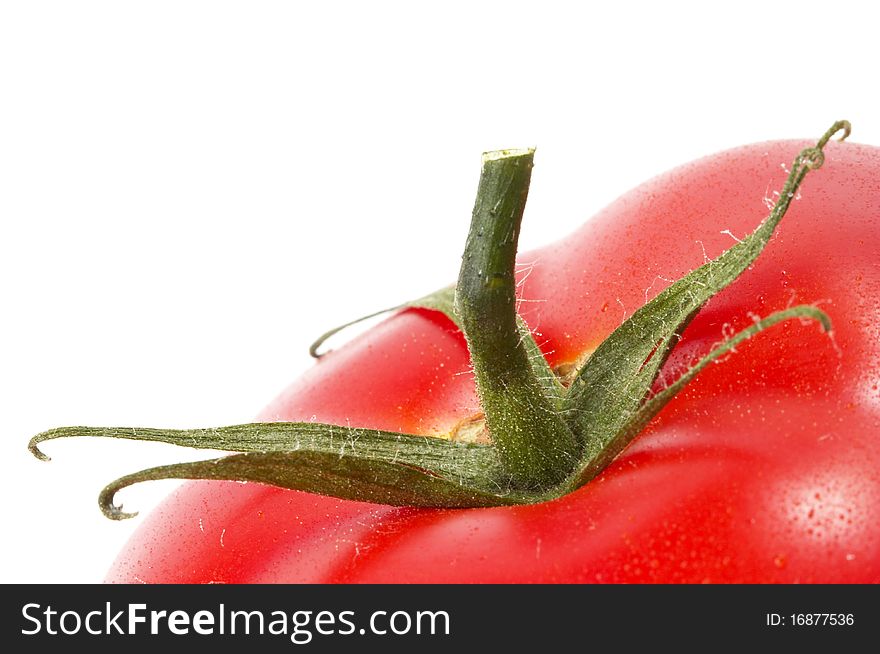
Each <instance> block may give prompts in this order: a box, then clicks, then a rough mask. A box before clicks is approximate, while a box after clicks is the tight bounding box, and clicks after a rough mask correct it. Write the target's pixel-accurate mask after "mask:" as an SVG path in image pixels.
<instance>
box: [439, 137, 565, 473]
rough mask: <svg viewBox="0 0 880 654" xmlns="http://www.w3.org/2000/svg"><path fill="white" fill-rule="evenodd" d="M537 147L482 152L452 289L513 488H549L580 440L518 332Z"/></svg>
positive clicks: (491, 427) (487, 413) (492, 430)
mask: <svg viewBox="0 0 880 654" xmlns="http://www.w3.org/2000/svg"><path fill="white" fill-rule="evenodd" d="M533 158H534V150H531V149H529V150H501V151H498V152H489V153H486V154H484V155H483V170H482V174H481V176H480V185H479V190H478V192H477V200H476V204H475V206H474V212H473V218H472V220H471V228H470V233H469V234H468V238H467V244H466V245H465V251H464V255H463V257H462V265H461V272H460V273H459V277H458V285H457V286H456V292H455V309H456V313H457V314H458V317H459V320H460V322H461V328H462V331H463V332H464V335H465V338H466V340H467V344H468V349H469V350H470V354H471V361H472V363H473V367H474V375H475V377H476V385H477V391H478V393H479V396H480V401H481V403H482V407H483V411H484V413H485V416H486V423H487V425H488V427H489V433H490V434H491V436H492V441H493V443H494V444H495V446H496V447H497V448H498V453H499V457H500V460H501V463H502V467H503V468H504V470H505V471H506V472H507V473H508V474H509V475H510V477H511V481H512V482H513V484H514V485H515V486H518V487H521V488H531V489H535V488H547V487H549V486H551V485H553V484H555V483H558V482H559V481H561V480H562V479H563V478H564V477H565V476H566V475H567V474H568V473H569V472H570V471H571V470H572V467H573V465H574V461H575V457H576V453H577V445H576V440H575V438H574V435H573V434H572V432H571V430H570V429H569V428H568V427H567V425H566V424H565V422H564V420H563V419H562V417H561V415H560V414H559V411H558V408H557V406H556V405H555V403H554V402H553V401H552V400H551V398H549V397H548V396H547V395H546V394H545V393H544V390H543V389H542V386H541V383H540V382H539V380H538V379H537V377H536V375H535V373H534V370H533V368H532V366H531V365H530V363H529V355H528V351H527V349H526V347H525V344H524V343H523V342H522V336H521V334H520V332H519V330H518V329H517V319H516V279H515V275H514V266H515V263H516V249H517V242H518V240H519V230H520V223H521V222H522V217H523V210H524V209H525V204H526V198H527V197H528V192H529V180H530V179H531V173H532V161H533Z"/></svg>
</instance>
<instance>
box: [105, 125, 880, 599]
mask: <svg viewBox="0 0 880 654" xmlns="http://www.w3.org/2000/svg"><path fill="white" fill-rule="evenodd" d="M807 145H809V144H808V143H806V142H773V143H764V144H758V145H752V146H748V147H744V148H740V149H737V150H733V151H729V152H725V153H722V154H719V155H716V156H713V157H709V158H706V159H703V160H700V161H697V162H695V163H693V164H690V165H687V166H684V167H682V168H679V169H676V170H674V171H672V172H670V173H668V174H666V175H663V176H661V177H659V178H656V179H654V180H652V181H650V182H648V183H646V184H644V185H642V186H640V187H639V188H637V189H635V190H634V191H632V192H630V193H628V194H627V195H625V196H623V197H622V198H620V199H619V200H617V201H616V202H615V203H613V204H612V205H611V206H609V207H608V208H607V209H605V210H604V211H602V212H601V213H600V214H599V215H598V216H596V217H595V218H594V219H592V220H591V221H589V223H587V224H586V225H585V226H584V227H582V228H581V229H580V230H579V231H577V232H575V233H574V234H573V235H572V236H570V237H569V238H567V239H565V240H563V241H560V242H558V243H555V244H553V245H550V246H549V247H546V248H544V249H542V250H539V251H536V252H531V253H526V254H523V255H522V256H521V257H520V261H522V262H530V263H531V265H530V266H529V275H528V277H527V279H526V280H525V283H524V284H523V286H522V289H521V290H522V295H523V297H524V298H526V299H529V300H540V301H539V302H525V303H523V304H522V308H523V311H524V313H523V315H524V317H525V319H526V320H527V322H528V324H529V325H530V327H531V328H532V329H533V330H536V331H537V332H539V333H540V335H541V336H540V338H538V341H539V342H540V343H541V344H542V347H543V348H544V350H545V353H546V356H547V358H548V360H549V361H550V363H551V364H552V365H553V366H562V365H564V364H570V363H573V362H575V361H578V360H580V359H582V358H583V357H584V355H585V354H587V353H589V352H590V351H591V350H592V349H593V348H595V347H596V345H597V344H598V343H599V342H601V341H602V339H604V338H605V337H606V336H607V335H608V334H609V333H610V332H611V331H612V330H613V329H614V328H615V327H616V326H617V325H619V324H620V323H621V321H622V320H623V318H624V317H625V316H628V315H630V314H631V313H632V312H633V310H635V309H636V308H638V307H639V306H641V305H642V304H644V303H645V302H646V300H647V299H649V298H651V297H653V296H654V295H656V294H657V293H658V292H659V291H660V290H661V289H663V288H664V287H666V286H668V284H669V280H673V279H676V278H680V277H681V276H683V275H684V274H685V273H687V272H688V271H689V270H691V269H693V268H695V267H697V266H699V265H701V264H702V263H703V262H704V257H705V256H709V257H714V256H717V255H718V254H720V253H721V252H722V251H723V250H725V249H726V248H728V247H729V246H730V245H731V244H732V243H733V239H734V238H737V237H740V236H743V235H745V234H747V233H749V232H751V231H752V230H753V229H754V228H755V226H756V225H757V224H758V222H759V221H760V220H761V218H763V216H764V215H766V213H767V207H766V206H765V201H766V200H765V198H766V197H767V196H768V195H769V196H770V197H769V199H770V200H772V199H773V197H772V190H773V189H779V188H781V187H782V183H783V181H784V180H785V177H786V171H785V167H786V166H787V165H788V164H789V162H790V161H791V160H792V159H793V157H794V155H795V154H796V153H797V152H798V151H799V150H800V149H801V148H803V147H805V146H807ZM793 302H794V303H821V307H822V308H823V309H824V310H825V311H826V312H827V313H828V314H829V315H830V316H831V318H832V320H833V322H834V332H833V337H832V338H829V336H828V335H826V334H823V333H822V332H821V331H820V330H818V329H816V327H815V325H812V324H810V325H806V324H804V325H801V324H799V323H798V322H796V321H795V322H789V323H785V324H784V325H782V326H780V327H777V328H774V329H773V330H768V331H767V332H766V333H765V334H762V335H760V336H759V337H757V338H754V339H752V340H750V341H748V342H746V343H745V344H744V345H743V346H741V347H739V350H738V351H737V352H736V353H734V354H732V355H730V356H729V357H727V358H726V359H725V360H724V361H722V362H720V363H718V364H717V365H714V364H713V365H711V366H710V367H709V368H708V369H707V370H705V371H704V372H703V373H701V374H700V375H699V376H698V377H697V379H696V380H695V381H694V382H693V383H692V384H691V385H690V386H689V387H688V388H687V389H686V390H685V391H684V392H682V393H681V394H680V395H679V396H677V397H676V398H675V399H674V400H673V401H672V402H671V403H670V404H669V405H668V406H667V407H666V408H665V409H664V410H663V411H662V412H661V413H660V415H659V416H657V417H656V418H655V419H654V420H653V422H652V423H651V424H650V426H649V427H648V428H647V429H646V430H645V432H644V433H643V434H641V435H640V436H639V437H638V438H637V439H636V440H635V441H634V442H633V443H632V444H631V446H630V447H629V448H628V449H626V450H625V452H624V453H623V454H622V455H620V456H619V457H618V458H617V459H616V461H614V463H612V465H610V466H609V467H608V468H606V469H605V470H604V471H603V472H602V473H601V474H600V476H599V477H598V478H596V479H595V480H594V481H592V482H591V483H589V484H588V485H586V486H585V487H583V488H581V489H580V490H578V491H576V492H574V493H572V494H570V495H567V496H565V497H563V498H561V499H559V500H555V501H552V502H547V503H542V504H534V505H527V506H514V507H503V508H492V509H469V510H424V509H411V508H393V507H386V506H377V505H372V504H365V503H359V502H351V501H342V500H336V499H330V498H326V497H320V496H315V495H309V494H306V493H301V492H295V491H286V490H280V489H277V488H273V487H268V486H262V485H258V484H239V483H232V482H191V483H187V484H186V485H184V486H183V487H181V489H180V490H178V491H177V492H176V493H174V494H173V495H172V496H171V497H170V498H169V499H168V500H166V501H165V503H164V504H163V505H161V506H160V507H159V508H158V509H157V510H156V511H155V512H154V513H153V514H152V515H151V516H149V517H148V518H147V519H146V520H145V521H144V522H143V524H142V525H141V526H140V528H139V529H138V531H137V532H136V533H135V535H134V536H133V537H132V539H131V541H130V543H129V544H128V546H127V547H126V548H125V550H124V551H123V552H122V553H121V554H120V556H119V558H118V559H117V561H116V562H115V564H114V565H113V568H112V570H111V571H110V573H109V576H108V580H109V581H116V582H120V581H122V582H136V581H145V582H704V581H709V582H878V581H880V390H878V383H880V149H878V148H874V147H868V146H863V145H853V144H849V143H845V144H838V143H831V144H829V145H828V146H827V149H826V161H825V166H824V167H823V168H822V170H821V171H819V172H817V173H814V174H812V175H811V176H810V177H809V179H808V180H807V182H806V183H805V185H804V187H803V190H802V197H800V198H799V199H797V200H796V201H795V202H793V204H792V207H791V209H790V210H789V213H788V215H787V216H786V218H785V219H784V220H783V222H782V224H781V225H780V227H779V229H778V231H777V234H776V235H775V236H774V238H773V239H772V241H771V242H770V244H769V245H768V246H767V248H766V249H765V251H764V252H763V254H762V255H761V256H760V257H759V258H758V260H757V262H756V263H755V264H754V266H753V267H752V268H751V269H750V270H748V271H746V272H745V273H744V274H743V275H742V277H740V278H739V279H738V280H737V281H735V282H734V283H733V284H732V285H731V286H729V287H728V288H727V289H726V290H724V291H722V292H721V293H720V294H719V295H718V296H716V297H715V298H714V299H713V300H712V301H711V302H710V303H709V304H708V306H706V307H705V308H704V309H703V311H701V312H700V313H699V315H698V316H697V317H696V318H695V319H694V321H693V322H692V323H691V324H690V326H689V327H688V328H687V330H686V332H685V333H684V336H683V340H682V342H681V343H680V345H679V346H678V347H677V348H676V349H675V351H674V353H673V355H672V356H671V357H670V359H669V361H668V362H667V363H666V365H665V368H664V372H663V375H666V376H667V377H669V378H671V377H673V376H675V375H677V374H680V372H682V371H683V370H684V369H685V367H686V366H688V365H689V364H692V363H693V362H694V361H695V360H696V358H697V357H699V356H700V355H702V354H705V353H706V352H708V351H709V349H710V348H711V347H712V345H713V344H717V343H718V342H719V341H721V340H722V339H723V338H724V336H725V334H728V333H729V332H730V331H731V330H739V329H741V328H743V327H745V326H748V325H749V324H751V315H753V314H759V315H761V316H766V315H768V314H769V313H771V312H772V311H775V310H778V309H783V308H785V307H786V305H788V304H790V303H793ZM468 371H469V360H468V352H467V349H466V346H465V342H464V339H463V338H462V336H461V334H460V333H459V332H457V330H456V329H455V328H454V327H453V326H452V324H451V323H450V322H449V321H448V320H447V319H446V318H445V317H443V316H441V315H440V314H436V313H432V312H429V311H424V310H408V311H404V312H401V313H399V314H397V315H395V316H393V317H391V318H390V319H389V320H387V321H385V322H384V323H382V324H380V325H379V326H378V327H376V328H375V329H373V330H372V331H369V332H368V333H366V334H365V335H363V336H361V337H359V338H357V339H356V340H354V341H353V342H351V343H349V344H348V345H346V346H344V347H342V348H340V349H338V350H336V351H334V352H332V353H330V354H329V355H327V356H326V357H324V358H323V359H322V360H321V361H320V362H319V363H318V364H317V365H316V366H315V367H314V368H313V369H312V370H311V371H309V372H308V373H307V374H306V375H304V376H303V378H302V379H300V380H299V381H298V382H296V383H294V384H293V385H292V386H291V387H290V388H288V389H287V390H286V391H284V392H283V393H282V394H281V396H280V397H278V398H277V399H276V400H275V401H274V402H273V403H272V404H271V405H270V406H269V407H268V408H267V409H266V410H265V411H264V412H263V413H262V414H261V416H260V417H261V419H263V420H292V421H296V420H312V419H314V420H318V421H321V422H327V423H337V424H350V425H354V426H362V427H367V428H377V429H388V430H395V431H403V432H411V433H419V434H426V435H442V434H444V433H449V432H450V431H452V430H453V429H454V428H455V427H456V425H458V424H459V423H461V422H462V421H467V420H468V419H469V418H472V417H473V416H474V415H475V414H476V413H478V412H479V403H478V401H477V396H476V393H475V389H474V382H473V378H472V376H470V375H469V374H468Z"/></svg>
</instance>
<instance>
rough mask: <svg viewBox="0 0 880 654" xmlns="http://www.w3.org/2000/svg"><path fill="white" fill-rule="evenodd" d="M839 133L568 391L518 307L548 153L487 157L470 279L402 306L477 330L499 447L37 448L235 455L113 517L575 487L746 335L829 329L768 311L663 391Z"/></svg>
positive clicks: (377, 438) (823, 322) (492, 499)
mask: <svg viewBox="0 0 880 654" xmlns="http://www.w3.org/2000/svg"><path fill="white" fill-rule="evenodd" d="M839 132H843V135H842V137H841V140H843V138H846V136H848V135H849V132H850V125H849V123H848V122H846V121H838V122H837V123H835V124H834V125H832V127H831V128H830V129H829V130H828V131H827V132H825V134H823V135H822V137H821V138H820V139H819V140H818V141H817V143H816V145H815V146H813V147H810V148H806V149H805V150H803V151H801V152H800V153H799V154H798V155H797V157H796V158H795V160H794V163H793V164H792V168H791V173H790V174H789V176H788V179H787V180H786V182H785V185H784V186H783V188H782V191H781V193H780V201H779V202H778V203H777V204H776V206H775V207H773V209H772V210H771V212H770V215H769V216H767V217H766V218H765V219H764V220H763V221H760V222H759V223H758V221H757V220H756V223H758V224H757V227H756V229H755V230H754V231H753V232H752V233H751V234H750V235H748V236H746V237H745V238H744V239H743V240H742V241H740V242H738V243H737V244H736V245H734V246H733V247H731V248H730V249H728V250H727V251H725V252H724V253H722V254H721V255H720V256H719V257H717V258H716V259H713V260H711V261H709V262H707V263H705V264H704V265H702V266H700V267H699V268H697V269H695V270H693V271H691V272H690V273H688V274H687V275H685V276H684V277H682V278H681V279H679V280H678V281H676V282H674V283H673V284H671V285H670V286H669V287H667V288H666V289H665V290H664V291H662V292H661V293H659V294H658V295H657V296H656V297H655V298H654V299H652V300H651V301H650V302H648V303H647V304H645V305H644V306H643V307H641V308H640V309H638V310H637V311H635V312H634V313H633V314H632V316H630V317H629V318H628V319H627V320H625V321H624V322H623V323H622V324H621V325H620V326H619V327H618V328H617V329H616V330H614V332H612V333H611V335H609V336H608V338H607V339H606V340H605V341H603V342H602V343H601V344H600V345H599V346H598V347H597V348H596V350H595V351H594V352H593V354H592V355H591V356H590V358H589V359H588V360H587V361H586V362H585V363H584V364H583V365H582V367H581V368H580V369H579V370H578V371H576V374H575V376H574V380H573V382H572V383H571V385H570V386H569V387H567V388H566V387H564V386H563V385H562V384H561V383H560V381H559V380H558V379H557V378H556V377H555V376H554V374H553V372H552V371H551V370H550V367H549V365H548V363H547V361H546V359H545V358H544V357H543V355H542V353H541V350H540V348H539V347H538V345H537V343H536V342H535V340H534V338H533V336H532V334H531V333H530V332H529V329H528V327H527V326H526V324H525V322H524V321H523V320H522V318H520V317H519V316H517V314H516V283H515V277H514V270H515V268H514V267H515V259H516V250H517V243H518V237H519V229H520V224H521V221H522V217H523V213H524V209H525V203H526V198H527V196H528V190H529V183H530V180H531V170H532V165H533V159H534V150H532V149H525V150H500V151H497V152H490V153H486V154H484V155H483V165H482V174H481V176H480V183H479V189H478V193H477V200H476V203H475V206H474V211H473V216H472V220H471V227H470V231H469V234H468V238H467V243H466V246H465V250H464V255H463V256H462V265H461V271H460V274H459V278H458V284H457V286H456V287H455V288H454V289H453V288H451V287H450V288H445V289H441V290H440V291H437V292H435V293H431V294H429V295H426V296H424V297H423V298H420V299H418V300H414V301H411V302H407V303H404V304H402V305H400V306H399V307H396V308H395V309H399V308H406V307H421V308H424V309H430V310H432V311H438V312H440V313H443V314H444V315H446V316H447V317H448V318H450V319H451V320H452V321H453V322H454V323H455V324H456V325H457V326H458V327H459V328H460V329H461V330H462V332H463V333H464V335H465V340H466V342H467V347H468V350H469V352H470V356H471V362H472V365H473V369H474V378H475V382H476V387H477V392H478V394H479V397H480V402H481V405H482V410H483V413H484V415H485V419H486V424H487V426H488V431H489V435H490V438H491V443H489V444H465V443H458V442H450V441H446V440H442V439H438V438H428V437H424V436H417V435H413V434H402V433H397V432H387V431H380V430H373V429H361V428H358V427H352V426H348V425H346V426H342V425H329V424H319V423H311V422H309V423H295V422H276V423H249V424H242V425H232V426H228V427H218V428H210V429H191V430H167V429H164V430H163V429H148V428H100V427H61V428H56V429H52V430H49V431H46V432H43V433H41V434H37V435H36V436H34V437H33V438H32V439H31V440H30V443H29V445H28V447H29V449H30V451H31V453H32V454H34V455H35V456H36V457H37V458H39V459H42V460H48V457H46V456H45V455H44V454H43V452H42V450H41V449H40V445H41V443H43V442H45V441H48V440H53V439H56V438H68V437H84V436H85V437H95V436H97V437H109V438H121V439H128V440H142V441H154V442H155V441H158V442H164V443H170V444H174V445H180V446H184V447H190V448H197V449H205V450H213V451H217V450H220V451H224V452H228V453H229V454H228V455H226V456H222V457H220V458H216V459H210V460H207V461H196V462H188V463H177V464H172V465H167V466H160V467H156V468H150V469H148V470H142V471H140V472H136V473H134V474H131V475H127V476H125V477H122V478H121V479H118V480H116V481H114V482H112V483H111V484H109V485H108V486H107V487H106V488H105V489H104V490H103V491H102V493H101V494H100V497H99V505H100V507H101V510H102V511H103V512H104V514H105V515H107V516H108V517H110V518H113V519H121V518H127V517H131V516H132V515H134V514H132V513H125V512H123V511H122V509H121V507H120V506H118V505H117V504H116V503H115V496H116V494H117V492H118V491H120V490H121V489H123V488H125V487H127V486H130V485H132V484H135V483H140V482H143V481H150V480H156V479H169V478H175V479H212V480H230V481H253V482H259V483H264V484H271V485H274V486H279V487H282V488H290V489H295V490H303V491H309V492H313V493H319V494H322V495H330V496H333V497H339V498H343V499H351V500H362V501H368V502H376V503H383V504H390V505H396V506H418V507H447V508H466V507H487V506H502V505H510V504H525V503H535V502H542V501H546V500H550V499H554V498H557V497H560V496H562V495H565V494H566V493H569V492H572V491H574V490H576V489H577V488H579V487H581V486H583V485H584V484H586V483H588V482H589V481H590V480H591V479H593V478H594V477H596V476H597V475H598V474H599V473H600V472H601V471H602V470H603V469H604V468H605V467H606V466H607V465H608V464H609V463H610V462H611V461H612V460H613V459H614V458H615V457H616V456H617V455H618V454H619V453H620V452H621V451H622V450H623V449H624V448H625V447H626V446H627V445H628V444H629V443H630V442H631V441H632V440H633V439H634V438H635V437H636V436H637V435H638V434H639V432H640V431H641V430H642V429H643V428H644V427H645V425H647V424H648V422H649V421H650V420H651V419H652V418H653V417H654V416H655V415H656V414H657V413H659V412H660V411H661V410H662V408H663V407H664V406H665V405H666V404H667V403H668V402H669V401H670V400H671V399H672V397H674V396H675V394H676V393H678V392H679V391H681V389H683V388H684V387H685V386H686V385H687V384H688V383H689V382H690V381H691V380H692V379H693V378H694V377H696V375H697V374H698V373H699V372H700V371H701V370H702V369H703V368H704V367H705V366H706V365H708V364H709V363H711V362H713V361H716V360H718V358H719V357H720V356H721V355H722V354H725V353H728V352H731V351H733V349H734V347H735V346H736V344H738V343H740V342H742V341H744V340H746V339H749V338H752V337H754V336H757V335H758V334H760V333H761V332H762V331H764V330H765V329H770V328H772V327H773V326H774V325H777V324H779V323H781V322H783V321H787V320H804V319H808V320H813V321H815V322H817V323H818V324H819V325H820V326H821V327H822V328H823V329H824V330H825V331H830V329H831V322H830V319H829V318H828V316H827V315H825V313H823V312H822V311H820V310H819V309H817V308H816V307H814V306H809V305H803V306H796V307H790V308H788V309H785V310H784V311H779V312H776V313H774V314H771V315H770V316H767V317H765V318H763V319H761V320H756V321H755V323H754V324H753V325H752V326H750V327H749V328H747V329H744V330H743V331H741V332H740V333H739V334H737V335H735V336H734V337H732V338H730V339H729V340H727V341H726V342H725V343H722V344H721V345H720V346H718V347H717V348H715V349H713V350H712V351H711V352H709V353H707V354H705V355H704V356H703V358H702V359H701V360H700V361H699V362H698V363H697V364H696V365H695V366H693V367H692V368H691V369H690V370H688V371H687V372H685V373H684V374H683V375H681V376H680V377H679V378H678V379H677V380H676V381H674V382H673V383H672V384H670V385H669V386H667V387H666V388H664V389H661V390H660V391H658V392H656V393H655V394H653V395H652V393H651V389H652V387H653V386H654V383H655V381H656V380H657V378H658V375H659V374H660V371H661V368H662V366H663V363H664V362H665V361H666V359H667V358H668V356H669V354H670V352H671V351H672V349H673V348H674V346H675V344H676V343H677V341H678V339H677V336H678V335H679V334H681V333H682V331H683V330H684V329H685V328H686V327H687V325H688V324H689V322H690V321H691V320H692V319H693V317H694V316H695V315H696V314H697V313H698V312H699V311H700V309H701V308H702V307H703V305H704V304H705V303H706V302H707V301H708V300H709V299H711V298H712V297H713V296H714V295H715V294H717V293H718V292H719V291H721V290H722V289H724V288H725V287H727V286H728V285H730V284H731V283H733V282H734V281H735V280H736V279H737V278H738V277H739V275H740V274H741V273H742V272H743V271H744V270H746V269H747V268H748V267H749V266H750V265H751V264H752V262H753V261H755V259H756V258H757V257H758V256H759V255H760V253H761V252H762V251H763V249H764V247H765V246H766V245H767V243H768V242H769V240H770V237H771V236H772V235H773V233H774V231H775V230H776V228H777V226H778V225H779V223H780V221H781V220H782V218H783V216H784V215H785V213H786V211H787V210H788V207H789V205H790V203H791V199H792V198H793V197H794V196H795V193H796V191H797V189H798V188H799V186H800V185H801V183H802V182H803V181H804V179H805V178H806V176H807V174H808V173H809V172H810V171H811V170H815V169H817V168H819V167H821V166H822V164H823V162H824V155H823V152H822V149H823V148H824V146H825V145H826V144H827V142H828V141H829V140H830V139H831V138H832V137H833V136H834V135H835V134H837V133H839ZM391 310H394V309H391ZM379 313H382V312H379ZM373 315H378V314H373ZM354 322H357V321H354ZM348 324H353V323H348ZM343 327H345V326H343ZM341 329H342V328H337V329H334V330H330V331H329V332H326V333H325V334H324V335H323V336H321V337H320V338H319V339H318V340H317V341H316V342H315V343H314V344H313V345H312V348H311V353H312V354H313V355H314V356H320V355H319V354H318V350H319V349H320V348H321V346H322V345H323V343H324V341H326V340H327V338H329V337H331V336H333V335H334V334H336V333H337V332H338V331H340V330H341Z"/></svg>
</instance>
